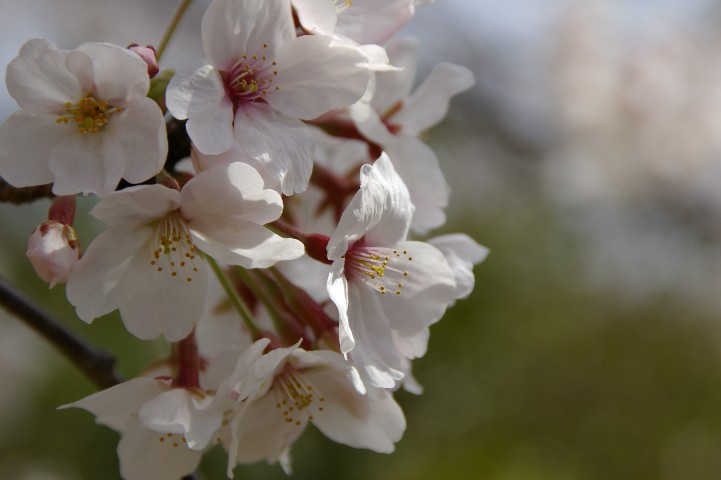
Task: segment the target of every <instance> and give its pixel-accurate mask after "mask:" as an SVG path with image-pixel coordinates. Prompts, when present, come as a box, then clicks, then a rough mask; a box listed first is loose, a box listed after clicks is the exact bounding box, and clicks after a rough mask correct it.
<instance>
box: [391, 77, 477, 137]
mask: <svg viewBox="0 0 721 480" xmlns="http://www.w3.org/2000/svg"><path fill="white" fill-rule="evenodd" d="M474 83H475V80H474V78H473V73H472V72H471V71H470V70H469V69H467V68H466V67H462V66H460V65H454V64H452V63H440V64H438V65H436V66H435V67H434V68H433V70H432V71H431V74H430V75H429V76H428V78H426V80H425V81H424V82H423V83H422V84H421V85H420V86H419V87H418V88H417V89H416V90H415V91H414V92H413V94H411V96H410V97H409V98H408V99H406V100H405V101H404V102H403V107H402V108H401V109H400V110H399V111H398V113H396V114H395V115H393V116H392V117H391V119H390V121H391V122H392V123H395V124H398V125H402V126H403V132H405V133H407V134H409V135H419V134H420V133H422V132H424V131H425V130H428V129H429V128H430V127H432V126H433V125H435V124H437V123H438V122H440V121H441V120H443V118H444V117H445V116H446V114H447V113H448V105H449V104H450V102H451V98H453V96H455V95H457V94H458V93H460V92H462V91H464V90H468V89H469V88H471V87H472V86H473V84H474Z"/></svg>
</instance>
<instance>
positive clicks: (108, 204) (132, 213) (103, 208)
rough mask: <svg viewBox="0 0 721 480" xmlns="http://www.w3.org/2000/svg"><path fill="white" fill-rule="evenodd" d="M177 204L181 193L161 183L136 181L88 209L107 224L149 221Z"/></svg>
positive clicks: (130, 223) (175, 208)
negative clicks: (139, 182) (133, 184)
mask: <svg viewBox="0 0 721 480" xmlns="http://www.w3.org/2000/svg"><path fill="white" fill-rule="evenodd" d="M179 206H180V193H179V192H178V191H177V190H173V189H172V188H168V187H165V186H163V185H138V186H136V187H130V188H126V189H123V190H120V191H118V192H113V193H111V194H110V195H108V196H106V197H105V198H103V199H102V200H101V201H100V202H98V204H97V205H96V206H95V208H93V210H92V211H91V212H90V213H91V214H92V215H93V216H94V217H95V218H97V219H98V220H101V221H102V222H104V223H106V224H108V225H122V224H129V225H139V224H145V223H148V222H151V221H153V220H155V219H157V218H159V217H162V216H163V215H165V214H166V213H168V212H172V211H173V210H177V209H178V207H179Z"/></svg>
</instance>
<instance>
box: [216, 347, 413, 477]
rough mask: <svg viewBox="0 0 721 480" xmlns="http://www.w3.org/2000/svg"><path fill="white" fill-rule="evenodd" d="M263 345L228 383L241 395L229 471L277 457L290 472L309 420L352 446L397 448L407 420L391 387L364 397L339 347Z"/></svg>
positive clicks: (387, 450) (381, 449) (245, 359)
mask: <svg viewBox="0 0 721 480" xmlns="http://www.w3.org/2000/svg"><path fill="white" fill-rule="evenodd" d="M268 343H269V341H268V340H267V339H262V340H259V341H258V342H256V343H254V344H253V346H252V347H251V349H252V352H251V351H250V350H249V352H250V353H246V354H244V355H243V356H242V357H241V359H240V360H239V361H238V365H237V367H236V369H235V371H234V373H233V376H231V378H230V379H229V380H228V383H227V385H232V390H233V392H234V395H235V397H236V398H237V400H238V404H237V408H236V412H235V413H234V415H233V417H232V418H233V419H232V421H231V425H230V430H231V433H230V434H231V438H230V441H229V442H227V448H228V452H229V458H228V476H229V477H230V476H232V469H233V467H234V466H235V464H236V463H252V462H257V461H259V460H266V461H268V462H269V463H275V462H277V461H280V462H281V464H282V465H283V467H284V468H285V469H286V472H287V473H289V470H290V463H289V450H290V447H291V446H292V444H293V443H294V442H295V440H296V439H297V438H298V437H299V436H300V434H301V433H302V432H303V430H304V429H305V427H306V425H307V424H308V423H312V424H313V425H315V426H316V427H317V428H318V429H319V430H320V431H321V432H322V433H323V434H324V435H326V436H327V437H329V438H330V439H332V440H334V441H336V442H339V443H342V444H345V445H349V446H351V447H355V448H367V449H370V450H373V451H375V452H379V453H391V452H392V451H393V450H394V448H395V447H394V444H395V443H396V442H398V441H399V440H400V438H401V436H402V435H403V432H404V430H405V426H406V423H405V417H404V416H403V412H402V410H401V409H400V407H399V406H398V404H397V403H396V402H395V400H394V399H393V397H392V396H391V395H390V394H389V393H388V392H383V394H382V395H380V396H378V397H377V398H373V399H372V398H370V397H368V396H366V395H362V394H361V393H360V392H359V391H358V389H357V385H358V384H359V380H358V378H357V375H358V374H357V372H356V371H355V369H354V368H353V367H352V366H351V365H349V364H348V363H347V362H346V361H345V360H344V359H343V356H342V355H340V354H338V353H335V352H332V351H324V350H320V351H312V352H309V351H305V350H303V349H301V348H298V346H297V345H295V346H293V347H290V348H277V349H274V350H271V351H270V352H268V353H266V354H265V355H261V353H262V351H263V349H264V348H266V346H267V345H268ZM222 388H223V387H221V389H222Z"/></svg>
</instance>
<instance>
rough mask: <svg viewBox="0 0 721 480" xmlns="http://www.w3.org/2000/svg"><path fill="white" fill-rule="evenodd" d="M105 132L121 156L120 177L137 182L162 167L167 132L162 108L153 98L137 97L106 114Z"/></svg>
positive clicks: (166, 148) (166, 146)
mask: <svg viewBox="0 0 721 480" xmlns="http://www.w3.org/2000/svg"><path fill="white" fill-rule="evenodd" d="M106 132H107V133H108V134H112V135H113V136H114V137H115V140H116V141H117V144H118V145H119V148H120V149H121V151H122V156H123V158H124V159H125V170H124V172H123V178H125V179H126V180H127V181H128V182H130V183H141V182H144V181H146V180H148V179H149V178H151V177H153V176H155V175H156V174H157V173H158V172H160V170H161V169H162V168H163V165H164V164H165V159H166V157H167V155H168V135H167V132H166V130H165V120H164V118H163V112H161V111H160V108H158V104H156V103H155V102H154V101H153V100H151V99H149V98H147V97H141V98H137V99H135V100H133V101H132V102H129V103H128V104H127V107H126V108H125V110H123V111H122V112H120V113H115V114H113V115H112V116H111V117H110V120H109V122H108V124H107V126H106Z"/></svg>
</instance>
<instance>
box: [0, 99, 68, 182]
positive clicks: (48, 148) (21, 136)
mask: <svg viewBox="0 0 721 480" xmlns="http://www.w3.org/2000/svg"><path fill="white" fill-rule="evenodd" d="M65 127H66V125H58V124H57V123H55V119H54V118H53V117H50V116H48V115H43V114H33V113H30V112H28V111H25V110H20V111H18V112H15V113H13V114H12V115H10V116H9V117H8V119H7V120H5V123H3V125H2V127H0V145H2V148H0V177H2V178H3V179H4V180H5V181H7V182H8V183H9V184H10V185H13V186H14V187H28V186H32V185H45V184H47V183H51V182H52V181H53V178H54V176H53V173H52V172H51V171H50V168H49V167H48V159H49V158H50V154H51V152H52V151H53V149H54V148H55V147H56V146H57V145H58V144H59V143H61V142H62V140H63V138H65V137H66V136H68V135H72V134H74V133H75V132H72V131H70V130H68V129H66V128H65Z"/></svg>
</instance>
